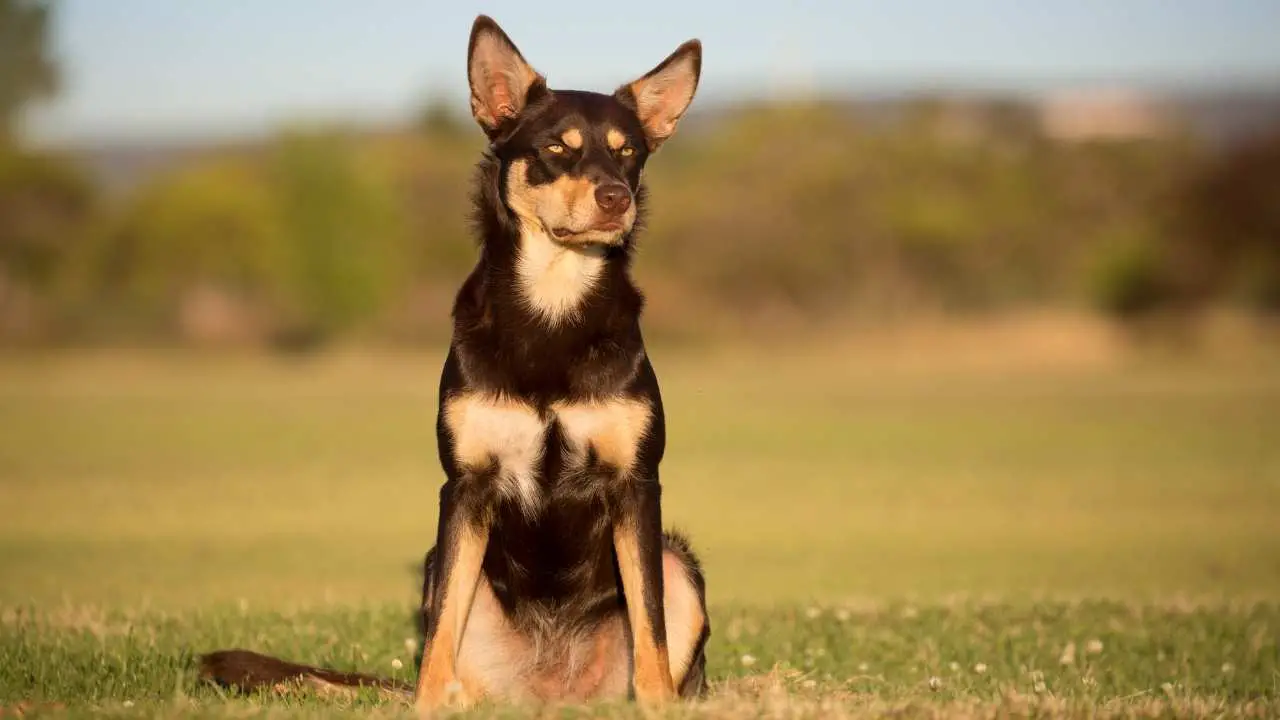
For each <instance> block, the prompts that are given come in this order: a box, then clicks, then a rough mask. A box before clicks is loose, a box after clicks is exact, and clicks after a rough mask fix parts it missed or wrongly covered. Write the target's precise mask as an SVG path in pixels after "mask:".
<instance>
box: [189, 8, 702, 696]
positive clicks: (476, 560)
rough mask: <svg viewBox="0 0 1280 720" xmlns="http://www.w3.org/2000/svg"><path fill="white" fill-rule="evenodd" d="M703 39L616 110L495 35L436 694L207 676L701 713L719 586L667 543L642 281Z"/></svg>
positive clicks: (478, 35) (459, 359)
mask: <svg viewBox="0 0 1280 720" xmlns="http://www.w3.org/2000/svg"><path fill="white" fill-rule="evenodd" d="M701 67H702V45H701V43H700V42H699V41H698V40H690V41H688V42H686V43H684V44H682V45H680V46H679V47H678V48H677V49H676V50H675V52H673V53H672V54H671V55H669V56H667V57H666V58H665V59H664V60H663V61H662V62H661V63H659V64H658V65H657V66H656V67H654V68H653V69H652V70H650V71H649V72H648V73H645V74H644V75H643V76H640V77H639V78H638V79H636V80H634V81H632V82H629V83H626V84H624V85H622V86H621V87H619V88H618V89H617V90H616V91H615V92H613V93H612V94H603V93H596V92H587V91H581V90H552V89H549V88H548V86H547V82H546V79H545V77H544V76H543V75H542V74H540V73H539V72H537V71H536V70H534V68H533V67H531V66H530V65H529V64H528V63H527V62H526V61H525V59H524V56H523V55H522V54H521V52H520V51H519V50H518V49H517V48H516V46H515V44H514V43H513V42H512V41H511V39H510V38H509V37H508V36H507V34H506V33H505V32H504V31H503V30H502V29H501V28H500V27H499V26H498V24H497V23H496V22H494V21H493V20H492V19H491V18H489V17H488V16H485V15H480V16H479V17H477V18H476V20H475V23H474V25H473V26H472V30H471V36H470V41H469V43H468V49H467V76H468V82H469V85H470V90H471V112H472V115H473V116H474V118H475V120H476V122H477V123H478V124H479V125H480V127H481V128H482V129H483V130H484V132H485V134H486V135H487V137H488V140H489V147H488V149H487V150H486V151H485V153H484V155H483V158H482V160H481V161H480V162H479V164H478V166H477V172H476V177H475V188H474V194H473V205H474V212H475V215H474V220H475V225H476V227H477V230H478V235H479V240H480V243H479V245H480V248H479V249H480V252H479V258H478V261H477V264H476V266H475V268H474V269H473V271H472V272H471V273H470V275H469V276H468V277H467V278H466V280H465V281H464V282H463V284H462V286H461V288H460V289H459V291H458V293H457V296H456V299H455V302H454V306H453V314H452V317H453V323H454V325H453V338H452V342H451V345H450V348H449V352H448V355H447V357H446V359H445V361H444V367H443V370H442V372H441V379H440V387H439V411H438V415H437V440H438V448H439V460H440V464H441V466H442V467H443V469H444V472H445V475H446V481H445V484H444V486H443V487H442V489H441V491H440V507H439V525H438V528H437V536H436V545H435V546H434V547H433V548H432V549H431V550H430V551H428V552H427V554H426V558H425V562H424V572H423V578H424V580H423V590H422V605H421V617H420V627H421V629H422V632H423V643H422V647H423V652H422V657H421V662H420V666H419V674H418V679H417V684H416V686H413V687H410V686H409V685H408V684H397V683H394V682H391V681H388V680H385V679H381V678H376V677H372V676H367V675H360V674H352V673H340V672H336V671H332V670H325V669H320V668H312V667H307V666H302V665H295V664H292V663H288V662H285V661H282V660H278V659H275V658H269V657H266V656H262V655H258V654H256V653H252V652H249V651H245V650H230V651H221V652H217V653H211V654H209V655H205V656H204V657H203V658H202V675H203V676H204V677H206V678H208V679H211V680H213V681H215V682H218V683H220V684H222V685H224V686H227V687H233V688H239V689H244V690H252V689H257V688H263V687H273V686H277V685H281V684H285V683H288V682H290V681H304V682H311V683H313V684H317V685H320V686H322V687H354V686H362V685H363V686H373V687H378V688H381V689H382V690H384V691H387V692H390V693H397V694H402V695H405V696H411V697H412V699H413V702H414V704H415V707H416V708H417V709H418V710H419V711H421V712H423V713H429V712H431V711H432V710H435V709H437V708H444V707H468V706H471V705H473V704H475V703H477V702H479V701H482V700H496V701H514V702H520V701H535V702H548V701H552V702H563V701H569V702H578V701H587V700H597V699H620V698H633V699H634V700H635V701H637V702H639V703H641V704H644V705H648V706H653V705H659V704H662V703H666V702H669V701H673V700H677V699H680V698H692V697H697V696H700V695H702V694H703V693H704V692H705V690H706V687H707V680H706V670H705V665H706V657H705V650H706V644H707V641H708V638H709V637H710V633H711V628H710V621H709V618H708V616H707V610H706V588H705V581H704V578H703V573H702V569H701V567H700V564H699V561H698V559H697V557H696V556H695V554H694V553H693V551H692V550H691V548H690V546H689V543H688V542H687V540H686V539H685V538H684V537H682V536H680V535H678V534H675V533H671V532H665V531H664V526H663V524H662V512H661V502H660V496H661V485H660V483H659V476H658V469H659V464H660V462H661V461H662V458H663V450H664V445H665V427H664V420H663V407H662V398H661V394H660V392H659V386H658V380H657V375H656V373H655V371H654V368H653V365H652V364H651V363H650V360H649V356H648V354H647V353H646V350H645V344H644V340H643V338H642V334H641V328H640V316H641V311H642V307H643V304H644V298H643V295H642V294H641V292H640V291H639V289H638V288H637V287H636V286H635V284H634V282H633V281H632V278H631V274H630V265H631V260H632V254H633V249H634V247H635V242H636V235H637V232H638V230H639V229H640V226H641V224H642V221H643V215H644V203H645V188H644V185H643V183H642V175H643V171H644V167H645V163H646V161H647V160H648V159H649V157H650V156H651V155H652V154H653V153H654V152H656V151H657V150H658V149H659V147H660V146H662V144H663V143H664V142H666V141H667V140H668V139H669V138H670V137H671V136H672V133H673V132H674V131H675V129H676V125H677V124H678V122H679V121H680V119H681V117H682V116H683V115H684V114H685V112H686V110H687V109H688V107H689V105H690V103H691V102H692V101H693V96H694V93H695V91H696V89H697V86H698V80H699V77H700V74H701Z"/></svg>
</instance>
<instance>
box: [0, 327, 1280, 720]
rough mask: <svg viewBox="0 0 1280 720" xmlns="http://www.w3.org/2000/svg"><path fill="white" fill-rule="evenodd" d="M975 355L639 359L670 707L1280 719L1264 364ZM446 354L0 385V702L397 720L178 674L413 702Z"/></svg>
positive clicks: (110, 358) (143, 368)
mask: <svg viewBox="0 0 1280 720" xmlns="http://www.w3.org/2000/svg"><path fill="white" fill-rule="evenodd" d="M989 350H990V349H989V348H988V352H987V353H986V354H984V353H982V352H976V353H975V352H970V353H969V354H967V355H963V354H958V353H948V352H947V351H945V350H941V351H935V352H928V353H925V355H924V356H923V357H922V356H921V355H919V354H912V353H907V354H905V355H888V354H884V353H880V354H877V353H875V352H871V351H869V350H868V349H867V348H863V347H859V346H856V345H850V346H848V347H845V346H835V345H815V346H812V347H809V348H808V349H807V350H805V351H796V352H790V353H786V354H782V353H779V352H777V349H776V347H774V348H772V349H769V348H760V347H755V348H751V347H735V348H718V349H716V350H714V351H697V350H692V349H688V348H675V347H670V348H662V347H655V348H654V351H653V355H654V363H655V365H656V367H657V369H658V371H659V373H660V376H661V378H662V382H663V390H664V394H665V397H666V398H667V414H668V428H669V437H670V441H669V445H668V452H667V460H666V462H665V463H664V466H663V472H664V474H663V478H662V480H663V483H664V486H665V488H666V491H665V496H664V497H665V502H666V506H665V507H666V515H667V519H668V521H669V524H672V525H675V526H677V527H679V528H681V529H683V530H685V531H686V532H688V533H689V534H690V535H691V536H692V538H693V539H694V542H695V545H696V547H697V548H698V550H699V551H700V553H701V555H702V556H703V559H704V561H705V565H706V570H707V574H708V578H709V583H710V592H709V601H710V604H711V616H712V622H713V636H712V641H711V646H710V663H709V670H710V674H711V677H712V679H713V686H714V687H713V692H712V694H711V696H710V697H709V698H708V699H707V700H706V701H704V702H702V703H698V704H696V705H694V706H691V707H684V708H681V709H678V710H676V711H674V714H675V715H677V716H695V717H740V716H742V715H744V714H751V715H756V716H763V717H840V716H850V717H862V716H868V717H870V716H883V715H884V714H887V713H894V714H902V715H910V716H939V717H985V716H1007V715H1010V714H1016V715H1024V714H1038V715H1050V716H1059V715H1088V716H1108V715H1118V716H1124V715H1148V714H1153V713H1154V714H1165V715H1177V716H1180V717H1185V716H1204V717H1210V716H1212V717H1218V716H1220V715H1223V714H1226V715H1242V716H1258V717H1266V716H1275V715H1277V714H1280V649H1278V645H1277V638H1278V637H1280V601H1278V600H1277V598H1278V597H1280V522H1277V521H1276V518H1277V517H1280V365H1278V364H1277V363H1275V362H1274V361H1266V360H1250V361H1247V362H1246V361H1240V362H1209V361H1204V360H1196V361H1188V360H1181V359H1178V358H1170V357H1164V358H1162V359H1158V360H1133V359H1118V358H1116V357H1112V356H1110V355H1104V356H1095V355H1090V354H1084V355H1080V354H1078V353H1077V354H1075V355H1072V354H1070V353H1066V354H1065V355H1064V354H1063V353H1060V352H1058V351H1057V350H1054V349H1052V348H1051V349H1050V350H1049V351H1044V352H1041V353H1039V354H1034V353H1033V354H1032V355H1031V356H1022V355H1020V356H1018V357H1016V358H1012V359H1009V360H1008V361H997V360H996V359H998V358H1001V357H1004V355H1002V354H1000V353H994V352H990V351H989ZM1064 357H1065V359H1064ZM440 359H441V358H440V356H439V355H438V354H434V353H399V354H392V353H374V352H369V351H364V352H357V351H343V352H337V353H334V354H331V355H328V356H322V357H317V358H310V359H306V358H303V359H268V358H261V357H258V358H255V357H246V356H241V355H235V354H231V355H219V354H204V355H193V354H190V353H184V352H170V351H159V350H156V351H130V352H114V353H87V352H80V353H55V354H50V355H40V356H31V355H24V356H11V357H9V358H4V359H0V508H3V510H2V511H0V512H3V513H4V515H5V519H4V521H2V522H0V706H2V707H4V708H6V711H8V712H13V711H19V710H20V711H22V712H25V713H31V712H40V711H44V712H49V711H53V712H66V713H71V714H92V715H100V714H113V715H148V716H155V715H161V716H165V715H190V714H198V715H208V716H213V717H227V716H241V715H245V714H257V713H263V714H270V715H295V714H296V715H314V714H317V713H330V712H332V713H337V714H342V713H355V712H359V713H360V714H364V715H367V714H370V713H375V714H388V715H395V714H404V713H406V712H407V710H406V709H405V708H404V707H401V706H399V705H397V704H395V703H387V702H385V701H382V700H379V699H377V698H375V697H372V696H368V697H361V698H357V699H355V700H351V699H343V698H323V697H318V696H314V695H305V694H304V695H303V696H301V697H298V696H290V697H280V698H276V697H255V698H235V697H225V696H223V695H222V694H220V693H219V692H218V691H216V690H214V689H212V688H209V687H206V686H204V685H202V684H200V683H199V682H198V681H197V680H196V678H195V677H194V676H193V674H192V667H191V658H192V656H193V654H194V653H198V652H200V651H203V650H209V649H214V648H217V647H225V646H242V647H249V648H252V649H256V650H260V651H265V652H272V653H282V654H284V655H287V656H289V657H290V658H292V659H296V660H299V661H306V662H312V661H314V662H325V663H331V664H333V665H335V666H338V667H341V668H346V669H359V670H363V671H369V672H378V673H387V674H392V675H397V676H399V677H402V678H406V679H408V678H410V677H412V674H413V668H412V664H413V655H414V653H413V648H412V647H410V646H409V645H407V643H409V642H411V639H412V636H413V632H412V624H411V621H410V613H411V611H412V606H413V603H414V600H415V594H416V592H417V582H418V577H417V574H416V573H417V569H416V564H417V563H418V561H419V559H420V557H421V554H422V552H423V551H424V550H425V549H426V547H427V546H428V545H429V544H430V542H431V535H432V530H433V528H434V527H435V497H436V492H437V490H438V488H439V484H440V481H441V478H440V474H439V470H438V468H437V466H436V458H435V445H434V420H435V389H436V381H437V375H436V373H437V372H438V367H439V363H440ZM3 712H5V711H0V713H3ZM539 712H540V711H538V710H537V709H529V708H520V709H502V708H496V709H495V708H489V709H482V710H481V711H480V712H479V713H478V714H479V715H486V716H487V715H489V714H495V715H497V716H503V717H507V716H512V717H521V716H527V715H529V714H534V715H537V714H538V713H539ZM564 712H565V713H566V714H567V715H568V716H574V717H580V716H594V715H604V716H624V717H632V716H639V714H638V712H637V711H636V710H635V709H634V708H631V707H628V706H596V707H591V708H579V709H567V710H564ZM539 716H542V715H539Z"/></svg>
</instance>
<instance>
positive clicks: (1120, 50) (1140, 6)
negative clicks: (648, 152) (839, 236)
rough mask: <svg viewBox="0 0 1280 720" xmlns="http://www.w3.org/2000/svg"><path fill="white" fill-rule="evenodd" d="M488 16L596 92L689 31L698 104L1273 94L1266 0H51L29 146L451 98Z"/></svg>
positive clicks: (549, 65) (355, 115)
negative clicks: (701, 54)
mask: <svg viewBox="0 0 1280 720" xmlns="http://www.w3.org/2000/svg"><path fill="white" fill-rule="evenodd" d="M477 12H485V13H488V14H490V15H492V16H494V17H495V18H496V19H497V20H498V22H499V23H500V24H502V26H503V27H504V28H505V29H506V30H507V32H508V33H509V34H510V35H511V36H512V37H513V39H514V40H515V42H516V43H517V45H519V46H520V48H521V50H522V51H523V52H524V53H525V56H526V57H527V58H529V60H530V61H531V62H532V63H533V65H534V66H535V67H537V68H538V69H539V70H541V71H542V72H543V73H545V74H546V75H547V76H548V77H549V79H550V81H551V84H552V86H553V87H555V86H564V87H567V86H582V87H589V88H594V89H600V90H608V89H612V88H613V87H614V86H616V85H617V84H619V83H620V82H622V81H624V80H627V79H629V78H630V77H632V76H634V75H638V74H640V73H642V72H644V71H645V70H647V69H649V67H651V66H652V65H654V64H655V63H656V62H658V61H659V60H661V59H662V58H663V57H664V56H665V55H666V54H667V53H668V52H670V51H671V50H673V49H674V48H675V47H676V45H678V44H679V43H680V42H682V41H684V40H685V39H687V38H689V37H699V38H701V39H702V41H703V43H704V48H705V53H706V58H705V61H704V76H703V78H704V79H703V85H702V88H701V90H700V93H701V95H702V96H705V97H707V98H709V99H712V100H714V99H727V98H731V97H734V96H739V95H742V94H754V95H761V94H767V93H771V92H776V91H778V90H779V89H786V88H796V87H800V88H806V87H807V88H814V87H816V88H824V89H825V88H854V89H857V88H864V89H866V88H874V89H890V90H893V89H914V88H918V87H921V86H935V87H936V86H970V87H972V86H982V87H1007V88H1015V89H1036V88H1039V87H1044V86H1045V85H1047V84H1061V83H1066V82H1077V81H1087V82H1141V83H1151V84H1162V85H1167V84H1171V83H1194V84H1197V85H1213V84H1220V83H1226V82H1238V81H1241V80H1245V81H1252V82H1257V81H1269V82H1272V83H1274V84H1276V85H1278V86H1280V0H1217V1H1216V2H1214V1H1211V0H1194V1H1192V0H1111V1H1109V2H1107V1H1103V0H1062V1H1054V0H986V1H979V0H914V1H909V2H908V1H905V0H904V1H902V2H887V1H882V2H870V1H868V0H860V1H850V2H814V1H807V2H792V3H774V4H763V3H761V4H753V3H752V0H745V2H742V3H727V2H692V1H691V0H642V2H639V3H627V2H621V3H610V2H599V1H597V2H585V3H584V2H574V3H569V2H563V1H561V2H546V1H544V2H527V1H526V2H517V1H514V0H494V1H492V2H487V3H482V4H473V3H463V2H458V3H450V2H445V1H444V0H361V1H359V2H357V1H356V0H259V1H258V2H254V1H253V0H238V1H236V0H62V2H61V3H60V4H59V11H58V15H57V19H56V29H55V47H56V50H57V53H58V55H59V58H60V60H61V62H62V65H63V70H64V76H65V88H64V90H65V92H64V93H63V94H62V96H61V97H59V98H58V99H57V100H56V101H54V102H53V103H51V104H50V105H48V106H46V107H42V108H40V109H39V110H38V111H37V112H35V113H33V114H32V116H31V117H30V120H29V123H28V130H29V133H30V134H31V135H32V136H33V137H34V138H35V139H37V140H40V141H44V142H52V143H59V142H66V141H83V140H90V139H94V140H101V139H123V140H136V139H154V138H170V137H172V138H181V137H191V136H202V135H223V136H226V135H236V134H244V133H260V132H264V131H268V130H270V129H271V128H272V127H275V126H276V125H278V124H279V123H281V122H284V121H288V120H292V119H306V118H333V119H339V118H347V119H355V120H394V119H397V118H403V117H405V116H406V115H407V114H408V113H409V112H411V111H412V110H413V109H414V108H416V107H418V106H419V105H420V104H421V103H422V102H423V101H424V100H425V99H427V98H428V97H431V96H433V95H434V96H439V97H443V98H446V99H448V100H450V101H452V102H459V103H460V102H461V99H462V98H463V97H464V93H465V87H464V83H465V71H464V67H465V58H464V55H465V51H466V40H467V32H468V30H469V29H470V25H471V21H472V19H473V18H474V17H475V15H476V13H477Z"/></svg>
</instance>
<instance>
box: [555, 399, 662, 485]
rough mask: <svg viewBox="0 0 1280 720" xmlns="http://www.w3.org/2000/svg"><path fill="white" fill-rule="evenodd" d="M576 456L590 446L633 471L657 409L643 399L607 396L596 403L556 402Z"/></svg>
mask: <svg viewBox="0 0 1280 720" xmlns="http://www.w3.org/2000/svg"><path fill="white" fill-rule="evenodd" d="M552 410H553V411H554V412H555V415H556V419H557V420H559V421H560V427H561V429H562V430H563V432H564V437H565V440H566V441H567V443H568V445H569V448H570V451H571V452H572V453H573V456H574V458H575V459H581V458H583V457H585V455H586V453H587V449H588V448H591V449H594V450H595V453H596V456H597V457H598V458H599V459H600V460H601V461H603V462H606V463H609V464H610V465H613V466H614V467H616V468H618V469H619V470H620V471H622V472H629V471H630V470H631V469H632V467H633V466H634V465H635V462H636V454H637V453H638V451H639V449H640V443H641V442H642V441H643V440H644V437H645V434H647V433H648V432H649V425H650V423H651V421H652V419H653V411H652V410H651V409H650V407H649V403H647V402H645V401H642V400H629V399H628V400H607V401H601V402H593V403H561V404H556V405H553V406H552Z"/></svg>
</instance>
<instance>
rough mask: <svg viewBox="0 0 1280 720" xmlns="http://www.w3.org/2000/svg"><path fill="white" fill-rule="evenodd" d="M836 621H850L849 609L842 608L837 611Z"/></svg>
mask: <svg viewBox="0 0 1280 720" xmlns="http://www.w3.org/2000/svg"><path fill="white" fill-rule="evenodd" d="M836 619H837V620H839V621H840V622H844V621H846V620H848V619H849V610H848V609H847V608H840V609H839V610H837V611H836Z"/></svg>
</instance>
